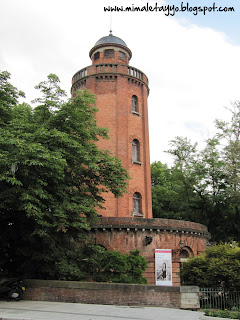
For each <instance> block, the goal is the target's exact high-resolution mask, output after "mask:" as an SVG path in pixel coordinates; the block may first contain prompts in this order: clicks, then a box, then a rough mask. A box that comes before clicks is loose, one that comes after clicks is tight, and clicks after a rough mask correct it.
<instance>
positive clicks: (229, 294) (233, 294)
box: [199, 288, 240, 310]
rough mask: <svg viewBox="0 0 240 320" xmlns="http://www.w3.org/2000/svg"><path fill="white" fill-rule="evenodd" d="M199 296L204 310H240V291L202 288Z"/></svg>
mask: <svg viewBox="0 0 240 320" xmlns="http://www.w3.org/2000/svg"><path fill="white" fill-rule="evenodd" d="M199 296H200V307H201V308H202V309H222V310H224V309H228V310H231V309H232V308H233V307H235V308H237V309H240V291H224V290H223V289H212V288H200V292H199Z"/></svg>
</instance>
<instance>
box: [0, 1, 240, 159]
mask: <svg viewBox="0 0 240 320" xmlns="http://www.w3.org/2000/svg"><path fill="white" fill-rule="evenodd" d="M213 1H215V2H211V0H189V1H185V0H182V1H181V0H159V1H152V0H149V1H144V0H135V1H129V0H121V1H119V0H117V1H116V0H88V1H80V0H41V1H39V0H1V1H0V12H1V19H0V70H2V71H4V70H7V71H8V72H10V73H11V83H12V84H13V85H14V86H16V87H17V88H18V89H19V90H23V91H24V92H25V94H26V99H25V100H24V101H25V102H27V103H31V100H33V99H34V98H36V97H38V96H39V92H38V91H37V90H36V89H34V86H35V85H37V84H38V83H39V82H41V81H43V80H46V78H47V75H49V74H50V73H55V74H56V75H58V77H59V78H60V80H61V87H62V88H63V89H64V90H66V92H67V94H68V96H69V97H70V88H71V79H72V76H73V75H74V73H76V72H77V71H78V70H80V69H82V68H84V67H86V66H89V65H90V64H91V61H90V58H89V51H90V49H91V48H92V47H93V46H94V44H95V43H96V42H97V41H98V40H99V39H100V38H101V37H103V36H107V35H108V34H109V30H110V24H111V28H112V31H113V35H115V36H117V37H120V38H121V39H123V40H124V41H125V43H126V44H127V46H128V47H129V48H130V49H131V51H132V54H133V56H132V59H131V61H130V65H131V66H133V67H135V68H138V69H140V70H141V71H143V72H144V73H145V74H146V75H147V77H148V79H149V87H150V93H149V98H148V108H149V134H150V159H151V162H154V161H161V162H162V163H168V164H169V165H171V164H172V158H171V157H170V155H168V154H167V153H166V152H165V151H166V150H168V149H169V142H170V141H171V140H173V139H174V138H175V137H176V136H182V137H187V138H188V139H190V140H191V141H192V142H198V143H199V146H200V148H202V146H203V145H204V141H205V140H206V139H208V138H209V137H211V136H212V135H213V134H214V132H215V126H214V120H215V119H225V120H229V119H230V113H229V111H227V109H226V107H229V106H230V105H231V102H234V101H236V100H240V81H239V75H240V4H239V1H238V0H225V1H223V0H213ZM181 3H182V7H188V10H189V11H188V12H187V11H186V10H185V11H184V12H180V11H177V9H176V10H175V14H174V15H167V11H165V12H163V11H151V12H150V11H148V12H147V11H141V12H139V11H134V12H133V11H131V12H111V13H110V12H104V7H108V6H111V7H115V6H117V7H123V8H125V7H127V6H131V7H141V8H142V7H144V6H147V5H148V7H149V6H152V7H155V6H156V4H157V6H158V7H161V6H168V5H169V6H171V7H172V6H173V5H174V6H175V7H179V8H181ZM214 3H215V5H214ZM200 6H201V7H204V6H206V7H207V8H210V7H213V6H215V7H218V8H219V7H222V8H225V7H233V8H234V10H235V11H234V12H226V11H223V12H217V9H211V8H210V10H211V11H207V12H206V13H205V15H204V14H203V12H198V13H197V15H196V14H194V13H196V11H194V10H195V9H192V11H191V12H190V10H191V8H194V7H200ZM214 10H215V11H214ZM224 10H226V9H224ZM171 13H172V14H173V11H171ZM110 21H111V22H110Z"/></svg>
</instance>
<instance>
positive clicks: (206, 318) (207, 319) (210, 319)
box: [199, 315, 233, 320]
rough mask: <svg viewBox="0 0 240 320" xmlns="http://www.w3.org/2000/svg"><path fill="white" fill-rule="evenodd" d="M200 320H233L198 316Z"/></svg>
mask: <svg viewBox="0 0 240 320" xmlns="http://www.w3.org/2000/svg"><path fill="white" fill-rule="evenodd" d="M199 319H201V320H233V319H230V318H218V317H209V316H203V315H202V316H200V318H199Z"/></svg>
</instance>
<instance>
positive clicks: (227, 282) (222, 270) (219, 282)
mask: <svg viewBox="0 0 240 320" xmlns="http://www.w3.org/2000/svg"><path fill="white" fill-rule="evenodd" d="M239 270H240V248H239V247H238V245H237V244H230V243H227V244H220V245H216V246H213V247H211V248H209V249H207V250H206V251H205V253H204V254H202V255H199V256H197V257H192V258H190V259H189V260H188V261H187V262H185V263H184V264H183V267H182V270H181V278H182V281H183V283H184V284H185V285H197V286H200V287H210V288H223V289H225V290H239V289H240V274H239Z"/></svg>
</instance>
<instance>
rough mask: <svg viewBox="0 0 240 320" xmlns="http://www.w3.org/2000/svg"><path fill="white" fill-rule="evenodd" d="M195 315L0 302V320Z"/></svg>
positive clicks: (188, 319) (191, 315)
mask: <svg viewBox="0 0 240 320" xmlns="http://www.w3.org/2000/svg"><path fill="white" fill-rule="evenodd" d="M201 315H202V313H201V312H197V311H186V310H178V309H167V308H157V307H142V306H139V307H136V306H134V307H131V306H112V305H95V304H81V303H62V302H45V301H24V300H23V301H18V302H15V301H11V302H6V301H0V320H16V319H17V320H55V319H58V320H62V319H64V320H70V319H71V320H112V319H117V320H128V319H129V320H198V319H199V318H200V316H201Z"/></svg>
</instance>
